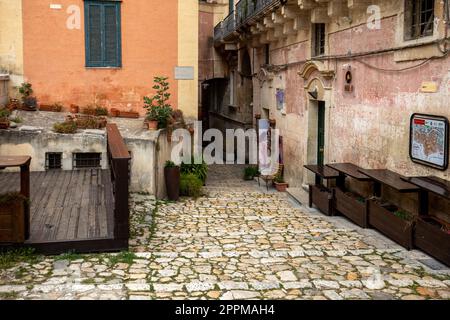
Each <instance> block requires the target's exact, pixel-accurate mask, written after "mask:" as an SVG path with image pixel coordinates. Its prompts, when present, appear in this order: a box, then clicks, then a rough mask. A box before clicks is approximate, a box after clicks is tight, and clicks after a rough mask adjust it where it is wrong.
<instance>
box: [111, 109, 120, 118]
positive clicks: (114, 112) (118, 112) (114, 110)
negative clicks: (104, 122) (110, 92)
mask: <svg viewBox="0 0 450 320" xmlns="http://www.w3.org/2000/svg"><path fill="white" fill-rule="evenodd" d="M110 114H111V116H112V117H118V116H119V115H120V111H119V110H118V109H116V108H112V109H111V110H110Z"/></svg>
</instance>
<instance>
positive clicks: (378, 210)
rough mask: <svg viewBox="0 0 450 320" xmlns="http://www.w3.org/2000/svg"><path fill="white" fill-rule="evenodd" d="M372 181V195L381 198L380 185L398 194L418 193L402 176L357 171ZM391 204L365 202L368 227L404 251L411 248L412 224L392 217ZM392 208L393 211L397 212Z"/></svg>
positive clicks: (372, 171) (375, 171) (385, 171)
mask: <svg viewBox="0 0 450 320" xmlns="http://www.w3.org/2000/svg"><path fill="white" fill-rule="evenodd" d="M359 171H360V172H361V173H363V174H365V175H366V176H368V177H370V178H372V180H373V181H374V194H375V196H376V197H381V185H386V186H389V187H391V188H393V189H394V190H396V191H397V192H400V193H413V192H419V191H420V188H419V187H417V186H415V185H414V184H412V183H409V182H406V181H404V180H403V179H404V178H405V177H404V176H402V175H400V174H398V173H396V172H393V171H390V170H385V169H382V170H365V169H363V170H359ZM391 206H393V205H391V204H389V203H382V202H378V201H376V200H375V199H369V200H367V212H368V219H369V225H370V226H372V227H374V228H375V229H377V230H378V231H380V232H381V233H384V234H385V235H386V236H388V237H389V238H391V239H392V240H394V241H395V242H397V243H399V244H400V245H402V246H403V247H405V248H406V249H408V250H410V249H412V248H413V231H414V223H413V222H412V221H409V220H407V219H403V218H401V217H398V216H396V215H394V214H393V213H394V211H393V209H392V208H391ZM398 209H401V208H398V207H397V206H394V210H398Z"/></svg>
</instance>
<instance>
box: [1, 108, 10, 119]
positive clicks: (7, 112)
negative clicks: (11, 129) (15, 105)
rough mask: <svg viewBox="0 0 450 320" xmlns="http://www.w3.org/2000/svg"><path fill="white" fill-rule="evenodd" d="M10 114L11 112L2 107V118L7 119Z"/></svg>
mask: <svg viewBox="0 0 450 320" xmlns="http://www.w3.org/2000/svg"><path fill="white" fill-rule="evenodd" d="M10 114H11V112H10V111H9V110H8V109H6V108H2V109H0V119H6V118H8V117H9V115H10Z"/></svg>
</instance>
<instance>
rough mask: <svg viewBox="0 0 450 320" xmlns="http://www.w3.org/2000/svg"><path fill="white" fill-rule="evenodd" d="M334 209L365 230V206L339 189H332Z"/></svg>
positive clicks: (364, 203)
mask: <svg viewBox="0 0 450 320" xmlns="http://www.w3.org/2000/svg"><path fill="white" fill-rule="evenodd" d="M334 209H336V210H337V211H338V212H339V213H341V214H343V215H344V216H346V217H347V218H348V219H350V220H351V221H353V222H354V223H356V224H357V225H358V226H360V227H362V228H367V226H368V224H367V220H368V219H367V204H366V201H364V202H363V203H361V202H360V201H358V200H357V199H356V197H352V196H351V195H348V194H346V193H345V192H343V191H342V190H341V189H338V188H336V189H334Z"/></svg>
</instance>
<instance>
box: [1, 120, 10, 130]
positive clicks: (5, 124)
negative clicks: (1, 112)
mask: <svg viewBox="0 0 450 320" xmlns="http://www.w3.org/2000/svg"><path fill="white" fill-rule="evenodd" d="M9 125H10V122H9V120H0V129H8V128H9Z"/></svg>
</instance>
